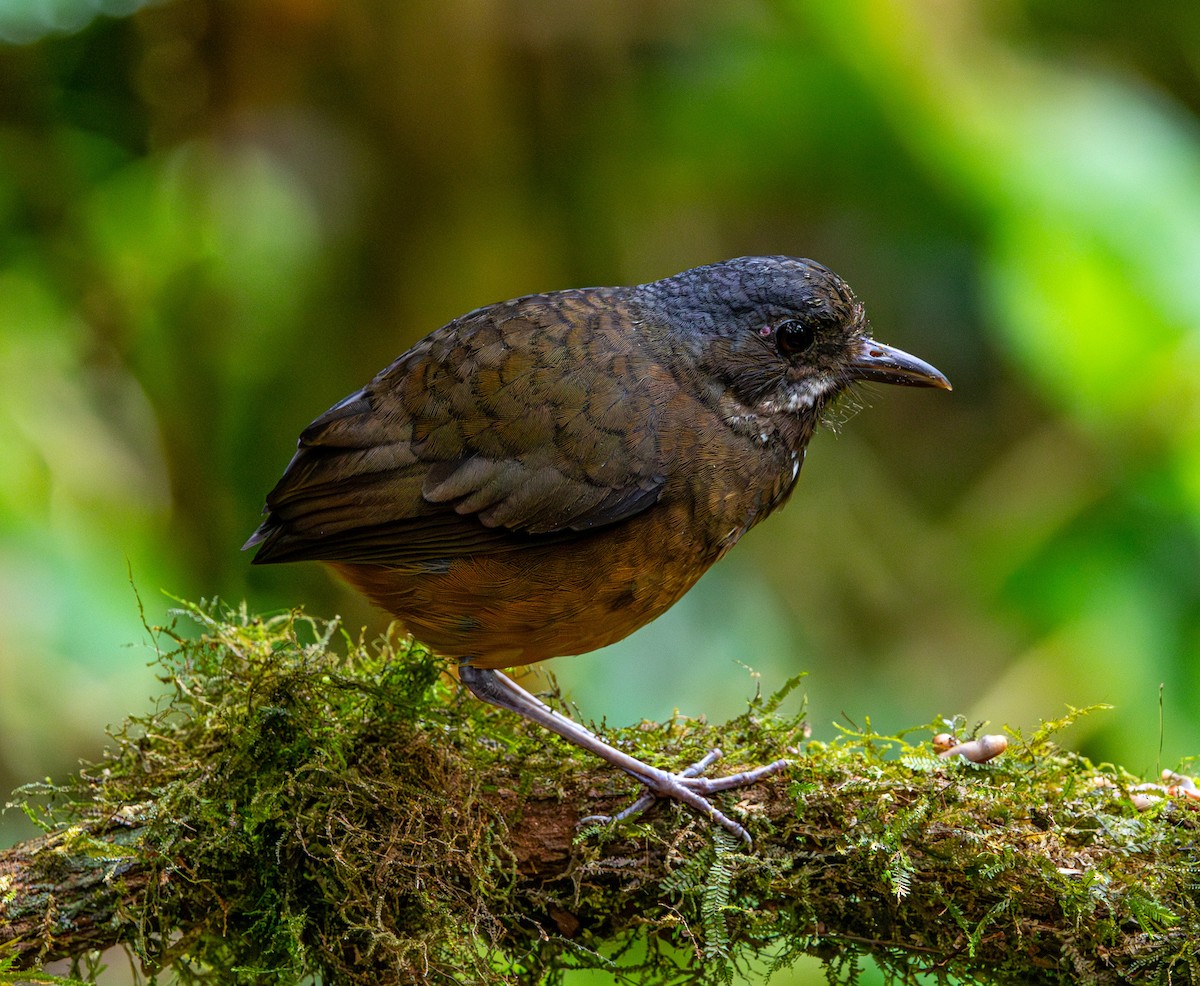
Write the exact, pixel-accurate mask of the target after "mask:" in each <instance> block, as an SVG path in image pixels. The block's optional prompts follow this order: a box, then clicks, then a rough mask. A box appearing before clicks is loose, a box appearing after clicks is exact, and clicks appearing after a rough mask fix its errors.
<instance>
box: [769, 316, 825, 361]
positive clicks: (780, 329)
mask: <svg viewBox="0 0 1200 986" xmlns="http://www.w3.org/2000/svg"><path fill="white" fill-rule="evenodd" d="M816 338H817V334H816V332H815V331H814V330H813V327H812V326H811V325H808V324H807V323H805V322H801V321H800V320H799V319H798V318H785V319H784V320H783V321H782V322H780V323H779V324H778V325H777V326H775V345H776V347H777V348H778V349H779V352H780V354H781V355H783V356H789V357H790V356H798V355H800V353H802V352H804V350H806V349H808V348H809V347H810V346H811V345H812V344H813V342H814V341H815V340H816Z"/></svg>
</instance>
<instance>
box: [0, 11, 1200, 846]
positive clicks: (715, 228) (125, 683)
mask: <svg viewBox="0 0 1200 986" xmlns="http://www.w3.org/2000/svg"><path fill="white" fill-rule="evenodd" d="M0 39H3V40H2V41H0V789H5V790H8V789H11V788H12V787H13V786H14V785H16V784H18V783H20V782H22V781H25V780H30V779H34V778H38V777H42V776H45V775H61V774H63V773H64V772H66V771H69V770H70V769H71V767H72V765H73V764H74V763H75V761H76V759H77V758H79V757H81V756H83V757H87V756H94V755H96V753H98V751H99V750H100V749H101V748H102V746H103V743H104V728H105V725H106V724H107V723H113V722H117V721H119V720H120V719H121V718H122V717H123V716H124V715H125V714H126V713H127V712H130V711H137V710H142V709H145V708H146V707H147V706H148V705H149V704H150V703H151V702H152V700H153V699H154V697H155V696H156V695H157V694H159V692H160V686H159V684H158V682H157V681H156V680H155V677H154V673H153V670H152V669H151V668H150V667H148V661H149V659H150V657H151V652H150V651H149V649H148V646H147V638H146V635H145V634H144V632H143V631H142V629H141V617H140V615H139V608H138V601H137V599H136V597H135V593H134V587H136V589H137V591H138V592H139V593H140V596H141V600H142V604H143V605H144V607H145V610H146V618H147V619H148V620H149V621H150V622H151V623H161V622H165V621H166V620H167V619H169V616H168V609H169V608H170V606H171V601H170V599H169V598H168V596H167V595H165V594H164V592H165V593H169V594H171V595H175V596H179V597H186V598H190V599H198V598H201V597H205V598H209V597H213V596H219V597H221V598H223V599H225V600H228V601H231V602H240V601H241V600H243V599H244V600H247V601H248V604H249V606H250V607H251V608H253V609H255V610H271V609H277V608H282V607H287V606H292V605H295V604H304V605H305V606H306V607H307V608H308V609H309V610H310V611H312V612H315V613H319V614H330V615H332V614H334V613H341V614H343V615H344V616H345V617H346V619H347V621H348V622H349V623H350V624H351V625H352V626H355V627H357V626H368V627H371V628H376V629H377V628H381V627H382V626H383V625H385V622H386V621H385V619H384V618H383V617H381V616H380V615H379V614H378V613H376V612H374V611H372V610H371V609H370V608H369V607H367V606H366V605H364V604H363V603H362V602H361V601H360V600H358V599H357V598H356V597H355V596H353V595H352V594H351V593H349V592H348V591H347V590H345V589H343V588H342V587H341V586H339V585H338V584H337V583H336V582H335V581H334V580H333V579H332V578H331V577H329V576H327V575H326V574H325V573H324V572H323V571H321V570H320V569H319V568H318V567H317V566H313V565H308V566H305V565H301V566H283V567H270V568H251V567H250V566H249V558H248V556H247V555H245V554H242V553H241V552H240V551H239V547H240V545H241V544H242V542H243V541H244V539H245V538H246V536H247V535H248V534H249V533H250V531H251V530H253V528H254V526H255V524H256V522H257V516H258V512H259V509H260V507H261V504H262V499H263V496H264V494H265V492H266V491H267V490H268V489H269V488H270V486H271V485H272V484H273V482H274V481H275V479H276V478H277V476H278V475H279V473H280V472H281V470H282V469H283V467H284V465H285V464H286V463H287V461H288V459H289V457H290V454H291V450H292V448H293V447H294V442H295V439H296V436H297V434H298V433H299V431H300V429H301V428H302V427H303V426H304V425H306V424H307V423H308V422H309V421H310V420H311V419H312V418H313V417H315V416H316V415H317V414H318V413H320V412H321V411H322V410H324V409H325V408H326V407H328V406H329V405H331V404H332V403H334V402H335V401H336V400H338V399H340V398H341V397H342V396H343V395H345V394H346V393H348V392H349V391H351V390H353V389H354V388H356V387H358V386H359V385H361V384H362V383H364V382H365V381H366V380H367V379H369V378H370V377H371V376H372V375H373V374H374V372H375V371H376V370H378V369H379V368H381V367H382V366H383V365H385V364H386V363H388V362H389V361H390V360H391V359H392V358H393V357H394V356H395V355H397V354H398V353H400V352H401V351H402V350H404V349H405V348H407V346H408V345H409V344H411V343H412V342H413V341H415V340H416V339H417V338H419V337H420V336H422V335H424V334H425V333H426V332H428V331H430V330H432V329H433V328H435V327H437V326H438V325H440V324H442V323H443V322H445V321H447V320H448V319H449V318H451V317H453V316H454V315H456V314H459V313H461V312H463V311H466V310H468V309H470V308H473V307H475V306H478V305H481V304H485V303H488V302H492V301H497V300H501V299H504V298H508V297H512V296H515V295H518V294H522V293H526V292H530V291H538V290H547V289H552V288H560V287H571V286H582V285H588V284H611V283H633V282H638V281H644V280H650V279H654V278H657V277H660V276H663V275H666V274H669V273H673V272H675V271H677V270H680V269H683V268H686V267H690V266H693V265H696V264H699V263H706V262H710V261H714V260H718V259H722V258H725V257H730V256H737V255H741V254H751V253H758V254H762V253H786V254H793V255H799V256H810V257H814V258H817V259H819V260H821V261H823V262H825V263H827V264H828V265H830V266H831V267H833V268H834V269H835V270H837V271H839V272H840V273H841V274H843V275H844V276H845V277H846V278H847V279H848V280H849V281H850V283H851V284H852V285H853V286H854V287H855V289H856V291H857V292H858V293H859V295H860V296H861V297H862V298H863V299H864V300H865V302H866V303H867V306H868V310H869V311H870V313H871V316H872V319H873V322H874V325H875V331H876V334H877V336H878V337H879V338H881V339H883V340H884V341H887V342H890V343H892V344H895V345H899V346H901V347H902V348H905V349H908V350H910V351H912V352H915V353H917V354H919V355H921V356H923V357H925V358H926V359H928V360H929V361H931V362H933V363H934V364H935V365H937V366H938V367H939V368H941V369H942V370H943V371H945V372H946V373H947V374H948V375H949V376H950V378H951V379H952V380H953V382H954V385H955V390H954V392H953V394H949V395H947V394H942V393H935V392H931V391H910V390H901V389H899V388H884V387H877V388H873V389H870V390H866V391H863V392H862V393H861V394H860V397H859V400H858V402H857V403H858V404H859V405H861V407H860V408H859V409H858V410H857V413H854V414H851V413H850V411H851V410H853V408H851V407H849V406H847V408H846V412H847V413H846V414H844V415H843V416H842V417H843V418H845V420H844V421H843V422H842V424H841V425H840V426H839V427H838V428H837V429H836V430H829V431H826V432H824V433H822V434H820V435H819V436H818V437H817V439H816V440H815V441H814V443H813V445H812V447H811V448H810V453H809V457H808V462H807V465H806V467H805V472H804V475H803V476H802V479H801V483H800V487H799V489H798V491H797V494H796V496H795V497H794V498H793V500H792V502H791V504H790V505H789V506H788V508H787V509H786V510H785V511H784V512H783V513H781V514H779V515H777V516H775V517H773V518H771V520H770V521H769V522H767V523H766V524H764V525H763V526H761V527H759V528H758V529H756V530H755V531H753V532H752V533H751V534H750V535H749V536H748V537H747V538H746V539H745V540H744V542H743V543H742V545H741V546H739V548H738V549H737V550H736V551H734V552H733V553H732V555H731V556H730V557H729V558H728V559H727V560H726V561H724V562H723V563H722V564H721V565H719V566H718V567H717V568H716V569H715V570H714V571H713V572H711V573H710V574H709V575H708V576H707V577H706V578H705V579H704V580H703V581H702V583H701V584H700V586H699V587H697V589H696V590H694V591H693V592H692V593H691V594H690V595H689V596H688V597H687V598H686V599H685V600H684V601H683V602H682V603H680V604H679V605H678V606H677V607H676V608H675V609H674V610H673V611H672V612H671V613H669V614H668V615H667V616H666V617H664V618H663V619H662V620H660V621H659V622H658V623H656V624H654V625H652V626H651V627H649V628H647V629H646V630H644V631H642V632H640V633H638V634H636V635H635V636H634V637H632V638H630V639H629V640H628V641H626V642H625V643H624V644H622V645H618V646H617V647H615V648H613V649H612V652H611V653H607V654H603V655H598V656H588V657H578V658H573V659H570V660H565V661H560V662H556V663H555V666H554V668H553V670H554V671H555V672H556V673H557V674H558V677H559V679H560V682H561V684H562V686H563V688H564V690H565V691H566V692H567V694H568V695H569V696H570V697H571V698H572V699H573V700H574V701H576V702H577V703H578V705H579V706H580V708H581V710H582V712H583V714H584V715H586V716H589V717H595V718H599V717H601V716H607V717H608V718H610V719H612V720H614V721H620V722H626V721H632V720H635V719H637V718H639V717H650V718H662V717H665V716H667V715H669V714H671V712H672V710H673V709H675V708H678V709H679V710H680V711H681V712H683V713H685V714H689V715H698V714H706V715H708V716H709V717H710V718H718V717H724V716H728V715H730V714H733V713H736V712H738V711H740V709H741V708H743V707H744V700H745V697H746V696H747V695H749V694H751V693H752V691H753V689H754V688H755V687H757V686H759V685H761V687H763V688H764V689H768V690H769V689H773V688H775V687H777V686H778V685H780V684H781V683H782V682H783V681H784V680H785V679H786V678H787V677H788V676H790V675H792V674H795V673H798V672H800V671H808V672H810V677H809V678H808V680H807V682H806V687H805V690H806V691H807V695H808V703H809V709H810V711H811V715H812V723H813V728H814V730H815V733H816V735H817V736H819V737H830V736H832V735H834V734H835V731H836V730H835V726H834V725H833V724H834V723H835V722H841V723H843V724H847V723H854V724H856V725H858V726H862V725H864V724H865V720H866V719H867V718H868V717H869V718H870V720H871V723H872V724H873V726H874V727H875V728H877V729H880V730H883V731H894V730H897V729H901V728H904V727H907V726H912V725H915V724H919V723H923V722H927V721H929V720H930V719H932V718H933V717H934V716H935V715H938V714H947V715H949V714H953V713H963V714H965V715H966V716H967V717H968V718H969V719H970V720H971V721H972V722H973V721H975V720H980V719H987V720H990V721H991V722H992V723H993V724H994V725H997V726H999V725H1005V724H1007V725H1011V726H1014V727H1019V728H1025V729H1029V728H1031V727H1033V726H1034V725H1035V724H1036V723H1037V722H1038V721H1039V720H1040V719H1042V718H1049V717H1054V716H1058V715H1060V714H1061V713H1062V712H1063V711H1064V710H1065V708H1066V706H1068V705H1074V706H1082V705H1087V704H1090V703H1095V702H1108V703H1112V704H1113V705H1115V706H1116V708H1115V709H1114V710H1113V711H1110V712H1104V713H1099V714H1096V715H1093V716H1090V717H1088V718H1087V719H1086V720H1085V722H1084V723H1083V725H1082V726H1080V727H1078V728H1077V729H1076V730H1075V731H1074V732H1073V733H1072V734H1071V735H1070V742H1072V743H1073V744H1074V745H1077V746H1078V747H1080V748H1082V749H1083V750H1084V751H1085V752H1087V753H1088V754H1089V755H1091V756H1093V757H1094V758H1096V759H1101V760H1112V761H1117V762H1120V763H1122V764H1124V765H1125V766H1127V767H1129V768H1130V769H1133V770H1138V771H1145V772H1147V773H1154V772H1156V771H1157V770H1158V769H1159V767H1160V766H1175V765H1178V764H1179V763H1180V762H1181V760H1184V759H1185V758H1187V757H1189V756H1192V755H1196V754H1200V717H1198V716H1197V712H1196V707H1195V705H1194V703H1195V702H1196V701H1197V700H1198V699H1200V662H1198V661H1197V659H1196V658H1197V653H1198V651H1200V565H1198V563H1200V373H1198V372H1197V371H1198V369H1200V127H1198V125H1197V111H1198V110H1200V80H1198V76H1200V5H1197V4H1194V3H1171V2H1161V3H1159V2H1153V3H1147V4H1143V5H1141V6H1140V7H1139V8H1138V10H1137V13H1136V16H1132V15H1131V12H1130V8H1129V6H1128V4H1127V3H1125V2H1122V0H996V2H990V3H986V4H978V3H974V2H970V0H844V2H837V3H830V2H827V0H762V2H751V0H740V2H727V3H715V2H704V3H696V2H694V0H637V2H628V3H626V2H613V0H575V2H571V3H561V2H556V0H436V2H435V0H421V2H405V3H399V2H394V3H393V2H376V3H371V2H343V0H240V2H238V3H227V2H221V0H168V2H158V3H144V2H139V0H4V2H3V3H0ZM131 583H132V584H131ZM739 662H740V664H739ZM742 665H745V667H743V666H742ZM747 667H748V668H750V669H753V672H751V671H749V670H747ZM1160 685H1161V686H1162V687H1161V691H1160ZM1160 694H1161V714H1160ZM4 824H5V825H7V826H8V827H7V829H5V831H6V832H8V833H9V834H10V835H11V837H13V838H15V837H16V836H17V835H18V834H20V832H21V829H20V819H14V818H13V813H12V812H9V813H8V815H7V816H5V819H4Z"/></svg>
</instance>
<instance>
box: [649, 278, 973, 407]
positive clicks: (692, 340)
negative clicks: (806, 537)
mask: <svg viewBox="0 0 1200 986" xmlns="http://www.w3.org/2000/svg"><path fill="white" fill-rule="evenodd" d="M636 290H637V291H638V292H639V293H642V294H644V296H645V297H646V298H647V299H649V301H650V303H651V304H652V305H653V306H654V307H655V308H656V309H657V310H658V311H659V312H661V313H662V314H663V315H665V316H666V319H667V321H668V322H669V324H670V325H671V327H672V330H673V331H674V332H675V333H677V339H676V342H677V344H680V345H682V346H683V347H684V348H685V349H686V350H687V351H688V352H689V354H690V355H691V357H692V359H693V360H694V361H695V364H696V366H697V367H698V368H699V369H700V370H701V371H702V372H703V373H704V374H705V376H706V377H708V378H709V379H710V380H712V381H713V382H714V383H715V384H718V385H719V386H721V387H723V388H725V389H727V390H728V391H730V392H732V394H733V395H735V396H736V398H737V399H738V401H739V403H741V404H742V405H743V406H745V407H747V408H749V409H751V410H752V411H754V413H756V414H760V415H763V416H766V417H775V416H778V415H799V416H801V417H805V418H810V419H812V420H813V421H815V420H816V419H817V418H818V417H819V416H820V414H821V411H822V410H823V409H824V407H825V406H826V405H827V404H828V403H829V402H830V401H831V400H832V399H833V398H834V397H836V396H837V395H838V394H840V393H841V392H842V391H844V390H845V389H846V388H847V387H848V386H849V385H850V384H852V383H854V382H856V381H871V380H874V381H880V382H883V383H894V384H904V385H907V386H915V387H940V388H942V389H945V390H949V389H950V382H949V381H948V380H947V379H946V377H945V376H943V375H942V373H941V372H940V371H938V370H937V369H935V368H934V367H932V366H931V365H930V364H928V363H926V362H925V361H924V360H921V359H918V358H917V357H916V356H912V355H909V354H908V353H906V352H903V351H902V350H899V349H894V348H893V347H891V346H886V345H884V344H883V343H880V342H876V341H875V340H874V339H872V338H871V336H870V332H869V325H868V322H867V318H866V314H865V312H864V310H863V306H862V303H861V302H860V301H859V300H858V299H857V298H855V297H854V293H853V292H852V291H851V290H850V287H849V285H847V284H846V282H845V281H843V280H842V279H841V278H840V277H838V275H837V274H835V273H834V272H833V271H831V270H830V269H829V268H827V267H825V266H823V265H821V264H819V263H817V262H816V261H814V260H804V259H797V258H794V257H740V258H738V259H736V260H727V261H724V262H723V263H719V264H710V265H708V266H705V267H696V268H693V269H692V270H687V271H684V272H683V273H681V274H676V275H675V276H674V277H669V278H665V279H664V280H661V281H655V282H653V283H651V284H645V285H642V286H641V287H639V288H637V289H636Z"/></svg>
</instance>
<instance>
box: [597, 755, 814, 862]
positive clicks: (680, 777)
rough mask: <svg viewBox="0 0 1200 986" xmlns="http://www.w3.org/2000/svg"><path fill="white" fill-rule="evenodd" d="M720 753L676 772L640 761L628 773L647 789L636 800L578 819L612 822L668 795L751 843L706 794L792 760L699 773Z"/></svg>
mask: <svg viewBox="0 0 1200 986" xmlns="http://www.w3.org/2000/svg"><path fill="white" fill-rule="evenodd" d="M720 757H721V751H720V750H709V751H708V753H707V754H705V756H704V757H703V758H702V759H700V760H697V761H696V762H695V763H694V764H692V765H691V766H690V767H688V768H687V769H685V770H681V771H679V773H671V772H670V771H666V770H659V769H658V768H656V767H650V766H649V764H642V765H641V766H643V767H645V768H646V770H645V771H641V770H639V771H638V772H637V773H634V772H633V771H632V770H629V773H630V774H632V775H633V776H634V777H636V778H637V779H638V780H639V781H641V782H642V783H643V784H644V785H645V786H646V790H645V791H643V792H642V794H641V795H640V796H639V797H638V798H637V800H636V801H634V802H633V804H631V805H629V806H628V807H627V808H623V809H622V810H621V811H619V812H617V813H616V814H615V815H588V816H587V817H586V818H582V819H580V822H579V824H580V825H593V824H599V825H607V824H612V823H614V822H622V821H624V820H625V819H627V818H633V817H635V816H636V815H640V814H641V813H642V812H643V811H645V810H646V809H647V808H649V807H650V806H651V805H653V804H654V802H655V801H657V800H658V799H659V798H671V799H673V800H675V801H679V802H682V803H683V804H685V805H690V806H691V807H692V808H695V809H696V810H697V811H699V812H700V813H701V814H703V815H707V816H708V817H709V818H711V819H712V820H713V821H714V822H716V823H717V824H718V825H720V826H722V827H723V828H724V829H726V830H727V831H729V832H731V833H732V834H733V835H735V836H737V837H738V838H739V839H741V840H742V841H743V842H745V843H746V844H747V845H750V844H751V839H750V833H749V832H747V831H746V830H745V828H743V827H742V826H741V825H740V824H738V823H737V822H735V821H734V820H733V819H732V818H730V817H729V816H728V815H726V814H725V813H724V812H722V811H721V810H720V809H719V808H717V807H716V806H715V805H713V803H712V802H711V801H709V800H708V798H707V797H706V795H710V794H715V793H717V792H718V791H730V790H733V789H734V788H739V787H746V786H747V785H750V784H757V783H758V782H759V781H761V780H762V779H763V778H765V777H770V776H771V775H773V774H778V773H779V772H780V771H781V770H783V769H784V768H786V767H787V766H788V765H789V764H790V763H791V761H790V760H776V761H775V762H774V763H769V764H767V765H766V766H763V767H755V768H754V769H753V770H743V771H742V772H741V773H738V774H730V775H729V776H728V777H711V778H710V777H703V776H701V775H703V773H704V771H706V770H707V769H708V768H709V767H710V766H711V765H712V764H713V763H715V762H716V761H717V760H719V759H720ZM626 769H627V770H628V768H626Z"/></svg>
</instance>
